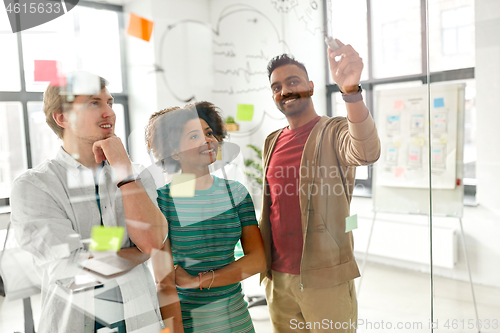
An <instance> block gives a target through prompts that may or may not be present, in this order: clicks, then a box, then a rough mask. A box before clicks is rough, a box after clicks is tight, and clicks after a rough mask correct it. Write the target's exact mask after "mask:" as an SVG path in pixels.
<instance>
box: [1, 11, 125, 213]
mask: <svg viewBox="0 0 500 333" xmlns="http://www.w3.org/2000/svg"><path fill="white" fill-rule="evenodd" d="M78 6H84V7H90V8H94V9H103V10H109V11H115V12H117V13H118V14H119V15H118V29H119V32H120V34H119V38H120V41H119V44H120V58H121V59H120V61H121V64H122V66H121V74H122V86H123V91H122V92H121V93H113V98H114V102H115V103H117V104H122V105H123V109H124V118H125V135H126V136H127V137H128V136H129V135H130V117H129V102H128V82H127V73H126V64H127V56H126V53H125V51H126V50H125V35H124V33H123V31H125V20H124V16H123V15H122V14H123V6H119V5H112V4H105V3H98V2H91V1H80V2H78ZM70 13H71V12H70ZM78 26H79V23H78V18H77V19H76V21H75V30H76V31H78V29H79V28H78ZM16 36H17V51H18V57H19V75H20V76H21V91H16V92H11V91H0V101H2V102H20V103H21V104H22V108H23V124H24V139H25V142H26V162H27V167H28V169H31V168H33V160H32V153H31V150H32V149H31V141H30V127H29V114H28V102H43V92H29V91H26V80H25V73H24V58H23V44H22V34H21V33H16ZM77 61H79V62H81V59H80V56H79V55H78V54H77ZM124 145H125V148H126V149H127V151H128V152H129V145H128V141H127V142H124ZM9 205H10V198H0V208H1V207H4V206H9Z"/></svg>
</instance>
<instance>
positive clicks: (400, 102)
mask: <svg viewBox="0 0 500 333" xmlns="http://www.w3.org/2000/svg"><path fill="white" fill-rule="evenodd" d="M404 108H405V101H404V100H402V99H400V100H397V101H394V110H403V109H404Z"/></svg>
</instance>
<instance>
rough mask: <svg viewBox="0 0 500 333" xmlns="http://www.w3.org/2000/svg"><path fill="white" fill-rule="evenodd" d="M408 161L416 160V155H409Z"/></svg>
mask: <svg viewBox="0 0 500 333" xmlns="http://www.w3.org/2000/svg"><path fill="white" fill-rule="evenodd" d="M410 161H418V156H417V155H410Z"/></svg>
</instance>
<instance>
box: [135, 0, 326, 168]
mask: <svg viewBox="0 0 500 333" xmlns="http://www.w3.org/2000/svg"><path fill="white" fill-rule="evenodd" d="M290 3H292V4H293V5H290V7H287V6H289V5H288V2H283V3H277V2H272V1H266V0H256V1H240V2H238V4H235V3H234V2H233V1H230V0H212V1H206V0H190V1H182V2H180V1H173V0H166V1H138V0H136V1H132V2H129V3H128V4H127V5H126V6H125V11H126V12H134V13H136V14H138V15H142V16H144V17H146V18H149V19H151V20H153V21H154V22H155V27H154V31H153V37H152V39H151V41H150V43H146V42H143V41H141V40H133V39H131V38H127V43H128V45H127V50H128V69H129V76H128V79H129V91H130V109H131V113H130V114H131V116H130V118H131V127H132V131H133V133H132V140H131V147H132V156H133V158H134V160H136V161H138V162H142V163H148V162H149V160H148V157H147V156H146V155H145V153H144V151H145V149H144V145H143V143H142V142H143V131H144V125H145V124H146V121H147V117H148V115H150V114H151V113H153V112H155V111H157V110H160V109H163V108H167V107H171V106H182V105H185V104H186V103H191V102H194V101H201V100H208V101H211V102H213V103H215V104H216V105H218V106H219V107H221V109H222V110H223V112H224V116H233V117H235V116H236V110H237V105H238V104H252V105H254V110H255V111H254V112H255V113H254V117H253V119H252V121H249V122H238V123H239V125H240V131H239V132H235V133H231V135H230V137H229V140H230V141H232V142H234V143H236V144H238V145H240V147H242V149H243V153H244V154H248V153H249V151H247V150H246V148H245V146H246V144H248V143H252V144H254V145H256V146H258V147H260V146H262V144H263V142H264V138H265V136H266V135H267V134H269V133H270V132H272V131H274V130H276V129H278V128H280V127H283V126H285V125H286V121H285V119H284V117H283V115H282V114H281V113H280V112H279V111H278V110H277V109H276V107H275V105H274V103H273V101H272V98H271V90H270V88H269V81H268V78H267V73H266V66H267V63H268V61H269V60H270V59H271V58H272V57H274V56H276V55H278V54H281V53H291V54H293V55H294V56H295V57H296V58H297V59H298V60H299V61H301V62H304V63H305V65H306V67H307V69H308V71H309V76H310V79H311V80H313V81H314V83H315V87H316V89H315V94H314V96H313V101H314V104H315V106H316V110H317V112H318V113H319V114H326V109H325V108H326V96H325V94H326V89H325V60H326V58H325V54H326V48H325V45H324V42H323V40H324V34H323V32H322V23H321V22H322V15H323V12H322V8H321V7H319V8H318V7H317V6H315V7H314V8H315V9H313V7H311V2H310V1H306V0H301V1H294V2H290ZM153 65H156V68H157V71H156V72H153V70H154V67H153Z"/></svg>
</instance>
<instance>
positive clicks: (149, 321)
mask: <svg viewBox="0 0 500 333" xmlns="http://www.w3.org/2000/svg"><path fill="white" fill-rule="evenodd" d="M100 255H103V254H102V253H97V254H96V258H98V257H99V256H100ZM104 255H109V254H104ZM118 256H120V257H121V258H125V259H128V260H130V261H132V262H133V263H134V264H139V265H138V266H135V267H134V268H133V269H132V270H130V271H128V272H125V273H121V274H117V275H113V276H109V277H106V276H101V275H99V274H97V273H94V272H90V271H88V270H85V269H82V268H80V267H79V265H78V264H77V263H74V267H70V268H69V270H72V269H74V270H73V271H74V272H76V273H70V274H77V275H80V276H81V275H90V276H92V277H94V278H95V279H97V280H98V281H100V282H102V283H104V287H103V288H98V289H95V290H94V289H90V290H86V291H79V292H71V291H69V290H67V289H65V288H62V287H60V286H57V285H55V284H51V285H50V286H49V287H48V290H47V293H48V294H49V295H53V296H55V297H56V300H55V302H54V303H53V304H54V306H56V307H57V308H56V309H57V311H58V312H59V311H61V312H63V313H67V314H69V313H72V314H74V318H75V320H74V323H75V325H80V323H81V321H82V320H85V319H84V318H87V323H88V318H94V319H95V321H96V322H98V323H100V324H101V325H102V326H105V327H109V328H114V327H117V326H119V323H120V322H122V321H123V320H127V330H128V331H134V330H136V329H137V332H155V331H158V332H159V331H160V330H161V326H160V325H161V324H160V323H161V317H160V316H159V311H158V308H157V307H155V305H157V298H156V289H155V286H154V282H153V279H152V277H151V276H150V275H149V274H150V272H149V270H148V269H147V268H146V267H144V266H143V265H141V263H143V262H144V261H146V260H147V259H148V258H149V256H148V255H145V254H143V253H142V252H140V251H139V250H138V249H137V248H129V249H124V250H121V251H119V252H118ZM148 275H149V276H148ZM118 285H119V286H120V288H121V292H122V293H121V294H123V299H124V303H125V306H124V305H123V304H122V303H119V302H117V301H116V298H115V301H113V300H110V299H100V298H99V296H100V295H101V296H102V294H104V293H106V292H108V291H109V290H111V289H113V288H115V287H117V286H118ZM69 307H70V308H71V311H69ZM82 315H83V316H82ZM78 318H80V319H78ZM129 324H130V326H129Z"/></svg>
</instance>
